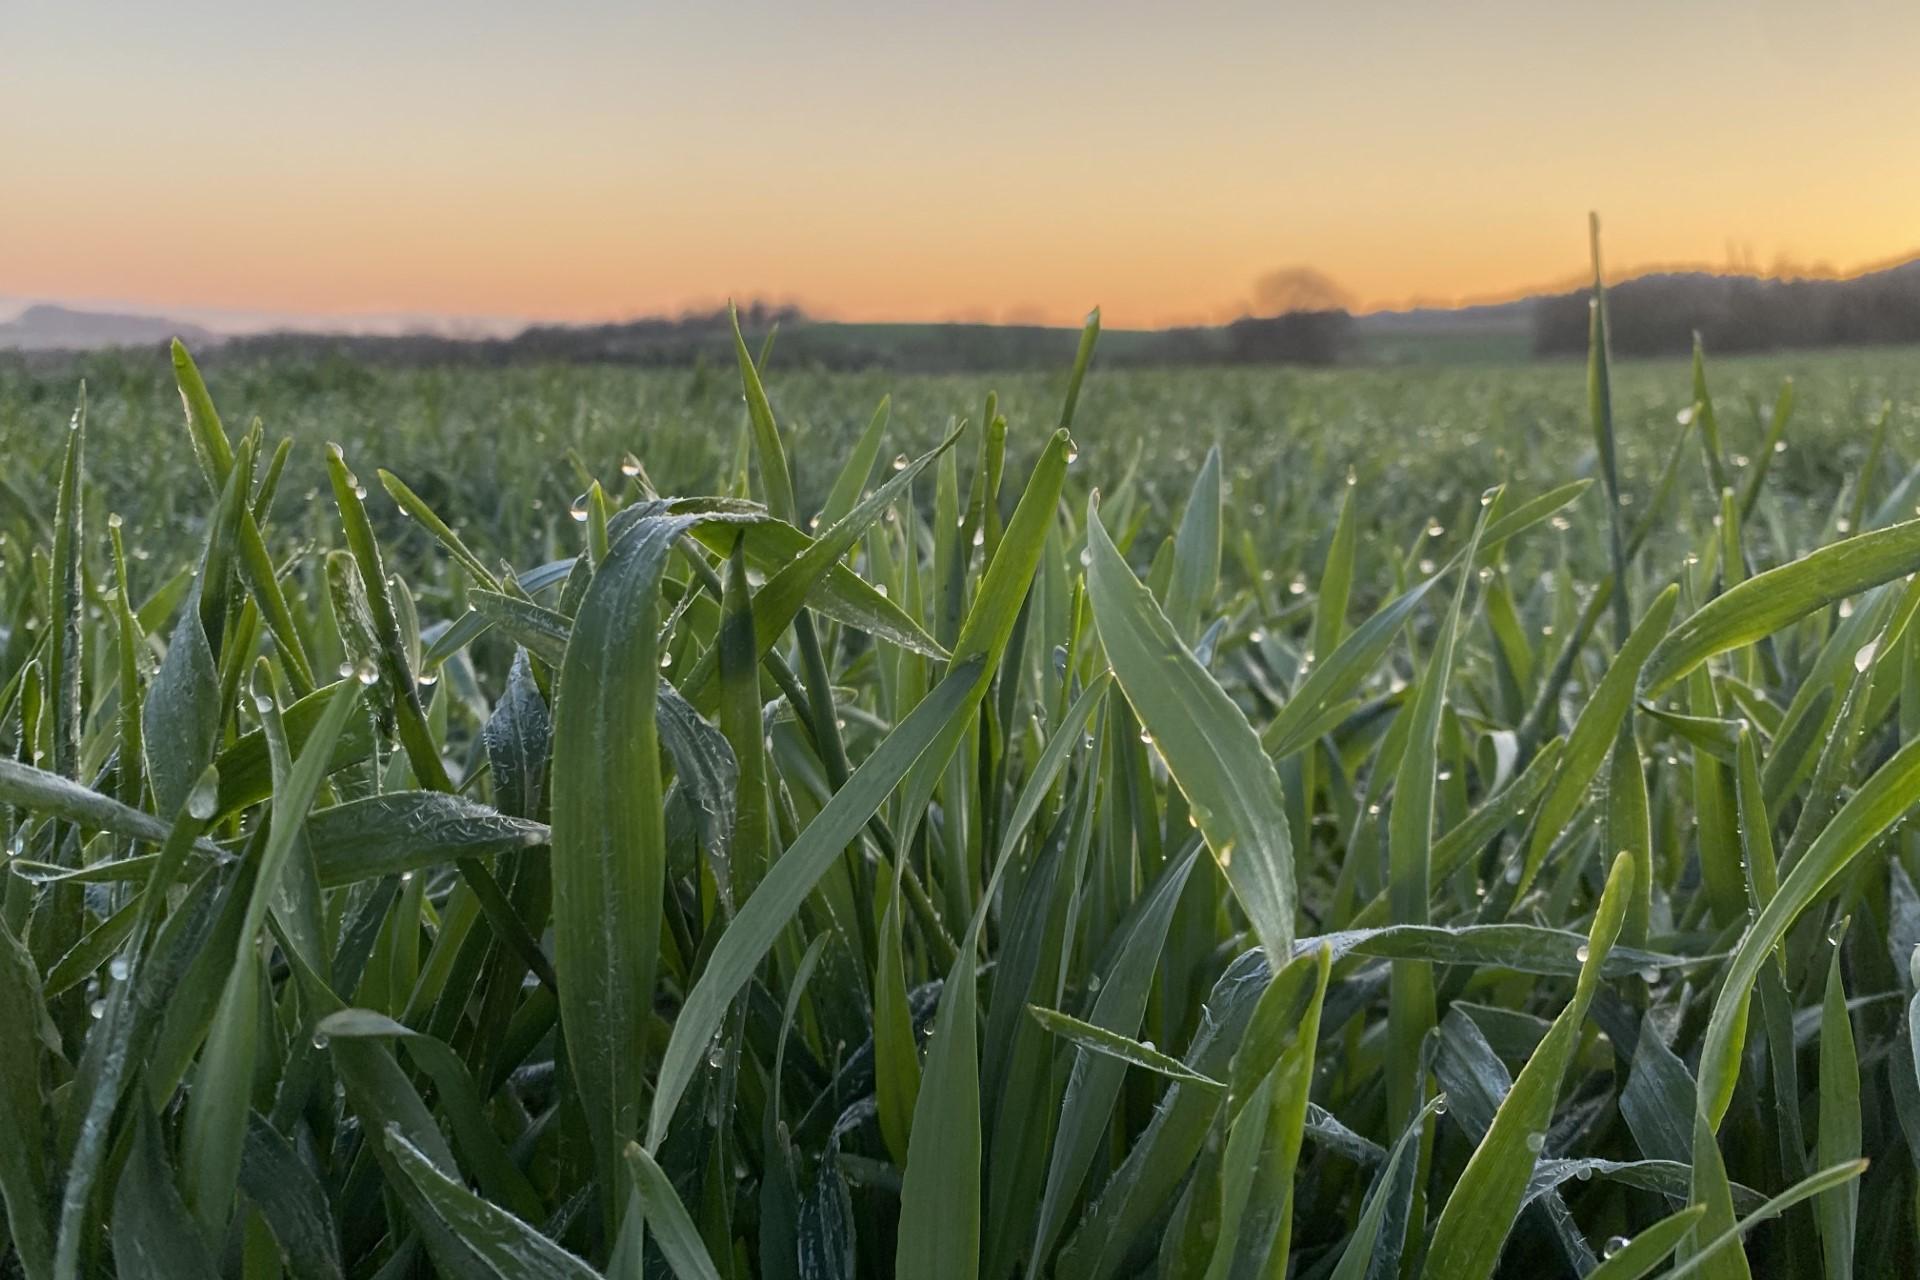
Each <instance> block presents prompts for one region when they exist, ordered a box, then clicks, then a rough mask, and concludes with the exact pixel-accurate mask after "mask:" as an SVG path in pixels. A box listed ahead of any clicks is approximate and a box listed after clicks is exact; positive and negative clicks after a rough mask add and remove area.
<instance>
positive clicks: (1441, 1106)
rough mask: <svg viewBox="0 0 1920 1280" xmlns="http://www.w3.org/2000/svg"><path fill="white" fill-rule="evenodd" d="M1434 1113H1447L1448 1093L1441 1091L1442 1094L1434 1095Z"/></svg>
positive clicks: (1438, 1114) (1440, 1114)
mask: <svg viewBox="0 0 1920 1280" xmlns="http://www.w3.org/2000/svg"><path fill="white" fill-rule="evenodd" d="M1433 1114H1435V1115H1437V1116H1443V1115H1445V1114H1447V1095H1446V1094H1444V1093H1440V1094H1435V1095H1434V1098H1433Z"/></svg>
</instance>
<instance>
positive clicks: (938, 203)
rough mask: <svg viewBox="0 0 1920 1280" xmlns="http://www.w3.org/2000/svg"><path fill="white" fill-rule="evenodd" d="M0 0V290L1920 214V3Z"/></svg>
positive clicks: (1440, 239)
mask: <svg viewBox="0 0 1920 1280" xmlns="http://www.w3.org/2000/svg"><path fill="white" fill-rule="evenodd" d="M433 8H434V12H433V13H432V14H429V13H428V12H427V9H428V6H424V5H413V6H406V7H404V8H399V9H395V8H390V7H388V6H380V5H374V4H370V3H360V2H358V0H355V2H352V3H340V4H334V5H329V6H324V7H315V8H313V9H312V10H311V11H304V10H303V11H299V12H295V11H293V10H292V9H284V10H283V9H279V8H275V9H272V10H266V9H259V8H256V7H252V6H242V5H239V4H235V3H229V2H225V0H222V2H219V3H215V2H212V0H204V2H203V0H185V2H183V3H180V4H175V5H170V6H166V7H164V8H144V7H142V8H129V7H125V6H115V5H107V4H100V3H92V2H87V3H66V4H53V3H39V2H38V0H27V2H26V3H14V4H10V5H8V6H7V7H6V8H5V10H4V11H0V50H4V52H0V66H3V67H4V74H0V173H5V174H6V175H7V199H5V200H4V201H0V297H4V298H11V299H18V300H49V301H62V302H69V303H74V304H81V305H92V304H98V305H102V306H105V305H124V306H136V307H140V308H146V309H172V310H173V311H176V312H178V313H181V314H183V315H184V314H194V313H198V314H213V313H223V312H227V313H235V314H249V315H268V316H287V317H298V316H311V317H343V316H355V315H367V314H406V315H420V316H445V317H454V318H458V317H512V318H519V319H528V320H545V321H588V320H601V319H612V318H620V317H626V316H632V315H637V314H645V313H657V312H663V311H668V312H671V311H678V310H681V309H683V308H687V307H690V306H700V305H710V304H712V303H714V302H716V301H718V300H720V299H722V298H725V297H727V296H737V297H741V298H748V297H757V298H765V299H769V300H777V301H793V302H797V303H799V304H800V305H802V306H804V307H806V308H807V309H808V310H810V311H813V312H816V313H818V314H822V315H827V316H833V317H838V318H846V319H871V320H882V319H887V320H893V319H945V318H966V319H995V320H1005V319H1022V320H1045V321H1049V322H1056V323H1064V322H1071V321H1074V320H1077V319H1078V317H1079V316H1080V315H1081V314H1082V313H1084V311H1085V310H1086V309H1087V308H1088V307H1089V306H1091V305H1094V304H1099V305H1101V306H1102V307H1103V309H1104V312H1105V314H1106V316H1107V318H1108V320H1109V322H1110V323H1112V324H1114V325H1117V326H1123V327H1137V326H1148V325H1159V324H1167V323H1177V322H1192V321H1213V320H1219V319H1222V318H1224V317H1226V316H1230V315H1232V314H1235V313H1237V312H1238V311H1239V310H1240V309H1241V308H1242V306H1243V304H1244V302H1245V300H1246V299H1247V298H1248V297H1249V296H1250V295H1251V291H1252V286H1253V282H1254V281H1255V280H1256V279H1257V278H1258V277H1260V276H1261V275H1263V274H1264V273H1266V272H1268V271H1271V270H1273V269H1275V268H1279V267H1283V266H1289V265H1296V264H1306V265H1311V266H1313V267H1315V268H1317V269H1319V270H1321V271H1323V272H1325V273H1326V274H1327V275H1328V276H1330V277H1332V278H1333V279H1334V280H1335V281H1337V282H1338V283H1339V284H1340V285H1341V286H1342V287H1343V288H1344V289H1345V290H1346V291H1347V293H1348V294H1349V295H1350V296H1351V297H1352V298H1353V299H1354V300H1355V302H1356V303H1357V304H1359V305H1361V306H1363V307H1369V308H1371V307H1379V306H1388V305H1395V306H1397V305H1404V304H1406V303H1408V302H1411V301H1416V300H1420V301H1432V302H1450V301H1459V300H1462V299H1474V298H1483V297H1499V296H1511V295H1513V294H1515V293H1517V292H1519V291H1522V290H1525V289H1527V288H1529V287H1534V286H1541V285H1549V284H1556V283H1564V282H1566V281H1568V280H1569V279H1570V278H1572V277H1573V276H1575V275H1576V274H1577V273H1578V272H1579V271H1580V270H1581V269H1582V268H1583V265H1584V261H1585V252H1586V223H1585V219H1586V214H1587V211H1588V210H1589V209H1598V210H1599V211H1600V212H1601V215H1602V218H1603V220H1604V226H1605V232H1606V248H1607V258H1608V262H1609V264H1610V266H1618V267H1621V268H1630V267H1633V266H1636V265H1642V264H1653V263H1661V264H1669V263H1675V264H1678V263H1684V264H1699V265H1708V266H1725V265H1728V264H1729V263H1730V262H1731V261H1733V260H1735V259H1742V258H1749V257H1750V259H1751V261H1752V262H1753V263H1754V264H1755V265H1757V266H1758V267H1760V268H1762V269H1765V268H1767V267H1770V266H1772V265H1773V264H1774V263H1775V262H1776V261H1788V260H1790V261H1792V262H1795V263H1799V264H1804V265H1812V264H1824V265H1826V266H1828V267H1831V268H1833V269H1837V270H1841V271H1851V270H1856V269H1859V268H1861V267H1864V266H1867V265H1871V264H1873V263H1876V262H1880V261H1884V260H1887V259H1891V258H1895V257H1898V256H1902V255H1905V254H1908V253H1911V252H1913V251H1915V250H1920V171H1916V169H1915V167H1914V165H1913V164H1912V159H1913V156H1914V155H1915V154H1916V150H1917V148H1916V143H1920V80H1916V78H1915V77H1914V76H1913V74H1912V70H1911V67H1912V59H1913V56H1914V54H1915V53H1917V52H1920V6H1914V5H1911V4H1893V3H1887V2H1885V0H1845V2H1843V3H1837V4H1833V5H1829V6H1825V7H1823V8H1822V9H1820V10H1819V11H1818V12H1817V15H1816V13H1815V12H1814V11H1812V10H1807V9H1805V8H1804V7H1802V6H1789V5H1784V4H1772V3H1767V4H1757V5H1734V4H1719V3H1715V4H1691V5H1671V4H1643V3H1630V4H1622V5H1618V6H1612V7H1609V8H1607V9H1605V10H1599V9H1595V8H1594V7H1592V6H1585V7H1581V8H1573V7H1565V8H1562V7H1559V6H1553V7H1550V8H1549V7H1546V6H1535V5H1525V4H1517V3H1512V4H1509V3H1475V4H1464V5H1454V6H1444V7H1443V6H1434V7H1423V8H1420V9H1418V10H1415V9H1413V8H1411V7H1403V6H1398V5H1391V4H1384V3H1361V4H1353V5H1348V6H1342V7H1341V8H1340V11H1339V12H1338V13H1332V12H1324V11H1321V10H1320V9H1319V8H1318V7H1309V6H1304V5H1296V4H1272V3H1269V4H1265V5H1258V6H1245V5H1212V4H1208V5H1199V6H1187V7H1181V8H1179V9H1177V10H1176V9H1174V8H1172V7H1162V6H1149V5H1138V4H1131V3H1122V4H1112V5H1093V4H1081V3H1073V4H1065V5H1056V6H1049V7H1047V8H1046V9H1045V10H1044V12H1030V11H1028V9H1027V7H1026V6H1022V5H1016V4H999V3H956V4H953V5H949V6H946V7H944V8H942V9H939V10H923V9H920V8H918V7H917V6H907V5H897V6H895V5H884V6H883V5H853V4H825V5H809V6H776V5H772V4H767V3H763V2H756V3H738V4H724V5H714V6H703V7H701V8H700V9H698V10H697V11H695V10H693V9H692V8H691V7H687V8H686V9H685V10H684V11H680V10H675V11H668V10H664V9H660V8H658V7H656V6H652V5H647V6H622V5H615V4H611V3H574V4H562V5H556V6H551V7H541V6H525V5H506V4H496V3H491V2H487V3H474V4H470V5H466V6H458V7H456V6H446V7H444V8H442V7H440V6H434V7H433Z"/></svg>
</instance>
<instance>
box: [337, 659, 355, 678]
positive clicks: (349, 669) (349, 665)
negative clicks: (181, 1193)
mask: <svg viewBox="0 0 1920 1280" xmlns="http://www.w3.org/2000/svg"><path fill="white" fill-rule="evenodd" d="M340 678H341V679H342V680H351V679H352V678H353V659H351V658H349V659H347V660H346V661H345V662H342V663H341V664H340Z"/></svg>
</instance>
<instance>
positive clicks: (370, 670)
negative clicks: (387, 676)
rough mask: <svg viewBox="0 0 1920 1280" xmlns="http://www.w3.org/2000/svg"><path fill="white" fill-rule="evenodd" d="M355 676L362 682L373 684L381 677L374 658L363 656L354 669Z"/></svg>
mask: <svg viewBox="0 0 1920 1280" xmlns="http://www.w3.org/2000/svg"><path fill="white" fill-rule="evenodd" d="M353 678H354V679H356V680H358V681H359V682H360V683H361V684H372V683H373V682H374V681H375V680H378V679H379V678H380V672H379V669H378V668H376V667H375V666H374V665H373V659H372V658H362V659H361V660H360V662H359V664H358V665H356V666H355V667H354V669H353Z"/></svg>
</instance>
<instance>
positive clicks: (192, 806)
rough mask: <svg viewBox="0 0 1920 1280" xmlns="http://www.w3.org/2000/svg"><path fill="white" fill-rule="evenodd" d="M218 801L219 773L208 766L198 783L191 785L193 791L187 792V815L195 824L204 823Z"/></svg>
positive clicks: (210, 815)
mask: <svg viewBox="0 0 1920 1280" xmlns="http://www.w3.org/2000/svg"><path fill="white" fill-rule="evenodd" d="M219 801H220V773H219V771H218V770H217V769H215V768H214V767H213V766H212V765H208V766H207V768H206V769H205V771H204V772H202V773H201V775H200V778H199V781H197V782H195V783H194V784H193V790H191V791H189V792H187V813H188V814H189V815H190V816H191V817H192V818H193V819H194V820H195V821H197V822H205V821H206V820H207V819H208V818H211V817H212V816H213V811H214V809H215V808H216V807H217V806H218V804H219Z"/></svg>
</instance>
